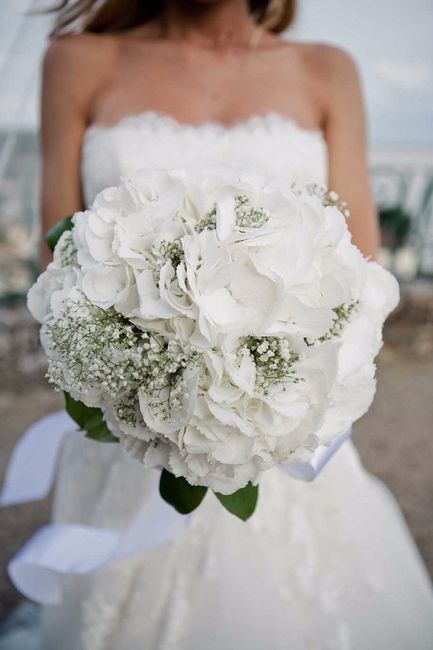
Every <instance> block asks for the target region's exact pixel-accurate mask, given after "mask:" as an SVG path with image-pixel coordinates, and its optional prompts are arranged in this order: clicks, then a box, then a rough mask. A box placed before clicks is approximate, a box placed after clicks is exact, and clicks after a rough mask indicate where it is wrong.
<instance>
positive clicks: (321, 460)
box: [280, 428, 352, 481]
mask: <svg viewBox="0 0 433 650" xmlns="http://www.w3.org/2000/svg"><path fill="white" fill-rule="evenodd" d="M351 435H352V429H351V428H349V429H347V431H344V432H343V433H340V435H339V436H338V438H336V439H335V440H334V442H333V443H332V444H330V445H320V447H318V448H317V449H316V451H315V452H314V455H313V457H312V458H311V460H309V461H308V462H307V463H284V464H283V465H280V468H281V469H282V470H283V472H285V473H286V474H288V475H289V476H291V477H292V478H296V479H298V480H300V481H314V479H315V478H317V476H319V474H320V472H321V471H322V470H323V468H324V467H326V465H327V464H328V463H329V461H330V460H331V458H332V457H333V456H334V455H335V453H336V452H337V451H338V450H339V449H340V447H341V445H342V444H343V442H344V441H345V440H347V439H348V438H350V436H351Z"/></svg>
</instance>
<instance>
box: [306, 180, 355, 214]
mask: <svg viewBox="0 0 433 650" xmlns="http://www.w3.org/2000/svg"><path fill="white" fill-rule="evenodd" d="M307 192H308V193H309V194H312V195H314V196H318V197H319V198H320V199H321V200H322V203H323V205H324V206H325V208H326V207H329V206H333V207H335V208H337V209H338V210H339V211H340V212H341V213H342V214H343V215H344V216H345V217H346V218H349V217H350V210H349V208H348V206H347V203H346V201H341V199H340V197H339V195H338V194H337V192H335V190H329V191H328V190H326V189H325V188H324V187H322V186H321V185H319V184H318V183H309V184H308V185H307Z"/></svg>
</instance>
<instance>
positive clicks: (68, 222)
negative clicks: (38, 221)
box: [45, 215, 74, 252]
mask: <svg viewBox="0 0 433 650" xmlns="http://www.w3.org/2000/svg"><path fill="white" fill-rule="evenodd" d="M72 217H73V215H69V216H68V217H65V218H64V219H62V220H61V221H59V222H58V223H56V225H55V226H53V228H51V230H49V231H48V232H47V234H46V235H45V241H46V242H47V244H48V247H49V249H50V251H51V252H53V250H54V249H55V247H56V244H57V242H58V241H59V239H60V237H61V236H62V235H63V233H64V232H65V231H66V230H72V228H73V227H74V224H73V223H72Z"/></svg>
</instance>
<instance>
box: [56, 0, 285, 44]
mask: <svg viewBox="0 0 433 650" xmlns="http://www.w3.org/2000/svg"><path fill="white" fill-rule="evenodd" d="M249 2H250V8H251V13H252V14H253V15H254V17H255V19H256V22H257V23H258V24H260V25H263V26H264V27H265V28H266V29H268V30H269V31H272V32H274V33H277V34H278V33H280V32H282V31H284V30H285V29H286V28H287V27H288V26H289V25H290V23H291V22H292V20H293V18H294V16H295V13H296V0H249ZM163 8H164V0H128V2H125V0H103V1H102V2H100V0H61V1H60V2H59V3H58V5H57V6H56V7H53V9H51V11H53V12H57V14H58V16H57V20H56V23H55V26H54V29H53V31H52V33H51V36H58V35H59V34H64V33H65V32H68V31H69V30H70V29H72V28H73V26H74V25H75V24H76V23H77V22H78V23H79V24H80V27H81V29H82V31H86V32H99V33H101V32H121V31H125V30H127V29H132V28H133V27H137V26H138V25H142V24H143V23H146V22H148V21H149V20H152V19H153V18H156V17H157V16H158V15H159V14H160V13H161V12H162V11H163Z"/></svg>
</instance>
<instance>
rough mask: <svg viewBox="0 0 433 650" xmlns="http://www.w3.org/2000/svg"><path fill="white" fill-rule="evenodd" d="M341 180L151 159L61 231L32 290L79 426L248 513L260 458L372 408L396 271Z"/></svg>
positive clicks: (272, 459)
mask: <svg viewBox="0 0 433 650" xmlns="http://www.w3.org/2000/svg"><path fill="white" fill-rule="evenodd" d="M346 216H347V214H346V211H345V210H344V207H342V206H341V205H339V203H338V197H336V196H335V195H334V194H333V193H331V194H326V193H325V192H324V191H322V190H320V189H319V188H317V187H316V186H307V187H302V188H299V187H294V186H292V187H288V186H285V185H282V184H280V185H279V184H267V185H263V184H262V183H261V182H260V180H258V179H257V178H256V177H254V176H252V175H251V176H248V175H245V176H243V177H239V175H236V174H234V173H233V174H227V173H225V174H220V173H213V174H211V173H208V174H203V173H194V174H188V173H186V172H185V171H183V172H179V171H178V172H176V171H173V172H165V171H164V172H162V171H161V172H158V171H155V172H142V173H139V174H137V175H136V176H134V177H132V178H129V179H125V180H123V181H122V182H121V184H120V185H119V186H118V187H112V188H109V189H106V190H105V191H103V192H101V193H100V194H99V195H98V196H97V198H96V200H95V202H94V204H93V206H92V207H91V208H90V209H89V210H87V211H86V212H80V213H77V214H75V215H74V216H73V217H72V218H68V219H66V220H64V221H63V222H61V223H60V224H59V226H57V227H56V229H54V230H53V231H51V233H50V235H49V241H50V243H51V245H52V247H53V248H54V260H53V262H52V263H51V264H50V265H49V266H48V268H47V270H46V271H45V272H44V273H43V274H42V275H41V276H40V277H39V278H38V280H37V282H36V284H35V285H34V286H33V287H32V288H31V289H30V292H29V296H28V305H29V308H30V311H31V312H32V314H33V315H34V316H35V317H36V318H37V319H38V320H39V321H40V322H41V324H42V327H41V341H42V344H43V346H44V349H45V351H46V353H47V356H48V359H49V369H48V377H49V379H50V381H51V382H52V383H53V384H54V386H55V387H56V388H57V389H59V390H63V391H65V393H66V399H67V409H68V412H69V413H70V414H71V415H72V417H74V419H75V420H76V421H77V422H78V424H79V425H80V427H81V428H83V429H85V430H86V431H87V435H88V436H90V437H92V438H95V439H98V440H111V441H118V442H119V443H120V444H121V445H122V446H123V447H124V448H125V449H126V451H127V452H129V453H130V454H132V455H133V456H134V457H136V458H138V459H140V460H141V461H142V462H143V463H144V465H145V466H148V467H155V466H157V467H161V468H162V469H163V471H162V474H161V482H160V491H161V495H162V496H163V498H165V499H166V500H167V501H168V502H169V503H171V504H172V505H174V506H175V507H176V508H177V509H178V510H179V511H180V512H184V513H185V512H189V511H191V510H193V509H194V508H195V507H197V506H198V505H199V503H200V502H201V500H202V499H203V497H204V495H205V493H206V490H207V489H208V488H209V489H211V490H213V491H214V492H215V494H216V495H217V497H218V498H219V499H220V501H221V503H222V504H223V505H224V506H225V507H226V508H228V509H229V510H231V511H232V512H233V513H234V514H236V515H238V516H239V517H241V518H243V519H246V518H247V517H248V516H250V515H251V514H252V512H253V510H254V507H255V504H256V500H257V491H258V487H257V485H258V482H259V479H260V475H261V474H262V472H264V471H265V470H267V469H269V468H271V467H273V466H275V465H277V464H280V463H285V462H287V461H306V460H308V458H309V457H311V455H312V454H313V453H314V450H315V449H316V448H317V447H318V445H319V444H329V443H331V442H332V441H333V440H334V439H335V438H336V437H337V436H338V435H339V434H340V433H341V432H342V431H344V430H345V429H347V428H348V426H349V425H350V424H351V423H352V422H353V421H354V420H356V419H357V418H359V417H360V416H361V415H362V414H363V413H365V411H366V410H367V409H368V407H369V405H370V403H371V401H372V398H373V395H374V391H375V379H374V375H375V366H374V357H375V355H376V354H377V352H378V350H379V348H380V346H381V341H382V338H381V331H382V326H383V322H384V319H385V318H386V316H387V315H388V313H389V312H390V311H391V309H392V308H393V307H394V306H395V305H396V302H397V300H398V289H397V285H396V282H395V280H394V279H393V277H392V276H391V275H390V274H389V273H388V272H387V271H385V270H384V269H382V268H381V267H379V266H378V265H377V264H375V263H374V262H369V261H367V260H366V259H365V258H364V257H363V256H362V255H361V253H360V252H359V250H358V249H357V248H356V247H355V246H354V245H353V244H352V243H351V240H350V235H349V231H348V229H347V225H346Z"/></svg>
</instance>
